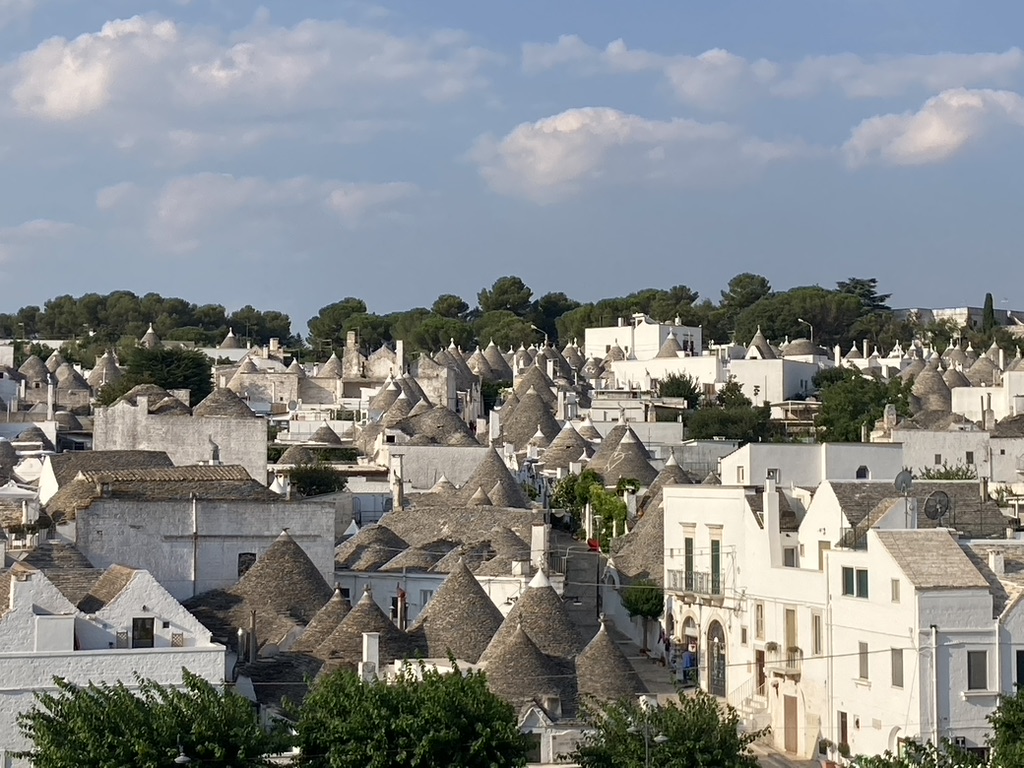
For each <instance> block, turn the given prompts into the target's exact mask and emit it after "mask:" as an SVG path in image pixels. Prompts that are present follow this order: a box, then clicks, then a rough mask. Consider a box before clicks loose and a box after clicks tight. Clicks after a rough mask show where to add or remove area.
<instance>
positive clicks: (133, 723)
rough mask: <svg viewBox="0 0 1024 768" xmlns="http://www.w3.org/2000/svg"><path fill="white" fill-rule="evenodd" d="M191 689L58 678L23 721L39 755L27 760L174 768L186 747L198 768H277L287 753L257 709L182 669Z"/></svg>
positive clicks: (53, 766)
mask: <svg viewBox="0 0 1024 768" xmlns="http://www.w3.org/2000/svg"><path fill="white" fill-rule="evenodd" d="M182 678H183V681H184V682H183V687H181V688H174V687H169V686H163V685H159V684H157V683H155V682H153V681H150V680H139V681H138V687H137V688H136V689H135V690H132V689H130V688H128V687H127V686H126V685H124V684H123V683H117V684H116V685H109V684H105V683H104V684H95V683H90V684H89V685H88V686H86V687H84V688H83V687H79V686H76V685H73V684H72V683H69V682H68V681H66V680H62V679H60V678H57V679H55V681H54V683H55V685H56V688H57V690H56V692H54V693H37V694H36V703H35V705H34V706H33V707H32V709H30V710H29V711H28V712H25V713H23V714H21V715H19V716H18V727H19V728H20V730H21V733H22V734H23V735H24V736H25V737H26V738H27V739H28V740H29V741H30V742H31V745H32V746H31V748H30V749H29V750H27V751H26V752H25V753H24V754H22V755H19V757H22V758H24V759H27V760H30V761H31V762H32V764H33V765H34V766H36V768H69V766H81V767H82V768H107V767H108V766H122V765H124V766H127V765H130V766H138V768H164V766H170V765H173V761H174V758H175V757H176V756H177V755H178V745H179V743H180V745H181V748H182V749H183V750H184V752H185V754H186V755H187V756H188V757H190V758H191V759H192V761H193V764H195V765H202V766H223V768H242V767H243V766H245V767H246V768H248V767H249V766H259V765H271V763H270V761H269V760H268V759H267V757H266V756H267V755H272V754H276V753H279V752H281V751H282V750H283V749H284V748H286V746H287V741H286V739H285V737H284V736H283V735H282V734H281V733H278V732H271V733H267V732H265V731H264V730H263V729H262V728H261V727H260V724H259V721H258V719H257V717H256V710H255V709H254V708H253V706H252V703H251V702H249V701H248V700H247V699H243V698H242V697H241V696H238V695H236V694H233V693H230V692H228V691H221V690H218V689H217V688H214V687H213V686H212V685H210V683H208V682H206V681H205V680H203V679H202V678H200V677H199V676H197V675H194V674H192V673H191V672H189V671H188V670H182Z"/></svg>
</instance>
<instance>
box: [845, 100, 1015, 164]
mask: <svg viewBox="0 0 1024 768" xmlns="http://www.w3.org/2000/svg"><path fill="white" fill-rule="evenodd" d="M999 123H1011V124H1016V125H1024V99H1022V98H1021V96H1020V95H1019V94H1017V93H1013V92H1010V91H992V90H968V89H964V88H956V89H953V90H948V91H943V92H942V93H940V94H938V95H937V96H935V97H933V98H931V99H928V101H926V102H925V103H924V105H923V106H922V107H921V108H920V109H919V110H918V111H916V112H904V113H902V114H889V115H879V116H877V117H871V118H868V119H867V120H864V121H862V122H861V123H860V124H859V125H858V126H856V127H855V128H854V129H853V131H852V132H851V134H850V138H849V139H848V140H847V141H846V143H845V144H844V145H843V147H842V149H843V154H844V155H845V158H846V161H847V163H848V165H850V167H854V168H856V167H858V166H862V165H865V164H867V163H871V162H877V163H882V164H886V165H924V164H928V163H938V162H942V161H943V160H946V159H948V158H949V157H952V156H953V155H954V154H956V153H957V152H959V151H960V150H961V149H963V148H964V147H965V146H966V145H967V144H969V143H970V142H972V141H976V140H977V139H979V138H980V137H982V136H984V135H985V134H986V133H987V132H988V131H989V130H991V129H992V128H993V127H994V126H995V125H997V124H999Z"/></svg>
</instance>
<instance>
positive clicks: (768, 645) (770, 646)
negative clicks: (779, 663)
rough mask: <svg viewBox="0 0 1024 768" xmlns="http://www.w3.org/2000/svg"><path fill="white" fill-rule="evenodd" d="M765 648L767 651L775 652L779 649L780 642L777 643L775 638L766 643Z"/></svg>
mask: <svg viewBox="0 0 1024 768" xmlns="http://www.w3.org/2000/svg"><path fill="white" fill-rule="evenodd" d="M764 649H765V650H766V651H769V652H771V653H774V652H775V651H777V650H779V644H778V643H776V642H775V641H774V640H770V641H768V642H767V643H765V644H764Z"/></svg>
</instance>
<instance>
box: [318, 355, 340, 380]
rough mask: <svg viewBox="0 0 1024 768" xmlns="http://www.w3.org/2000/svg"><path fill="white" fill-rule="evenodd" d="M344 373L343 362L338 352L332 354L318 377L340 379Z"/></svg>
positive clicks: (322, 366)
mask: <svg viewBox="0 0 1024 768" xmlns="http://www.w3.org/2000/svg"><path fill="white" fill-rule="evenodd" d="M343 373H344V368H343V367H342V364H341V360H340V359H339V358H338V355H337V353H336V352H332V353H331V356H330V357H329V358H327V362H326V363H324V364H323V365H321V366H320V370H318V371H317V373H316V376H317V378H319V379H340V378H341V377H342V374H343Z"/></svg>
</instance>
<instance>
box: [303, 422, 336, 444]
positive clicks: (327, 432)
mask: <svg viewBox="0 0 1024 768" xmlns="http://www.w3.org/2000/svg"><path fill="white" fill-rule="evenodd" d="M306 442H307V443H317V444H319V445H342V444H343V443H342V441H341V438H340V437H338V433H337V432H335V431H334V430H333V429H331V428H330V427H329V426H328V425H327V424H322V425H321V426H320V427H318V428H317V430H316V431H315V432H314V433H313V434H312V435H310V436H309V439H308V440H307V441H306Z"/></svg>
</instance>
